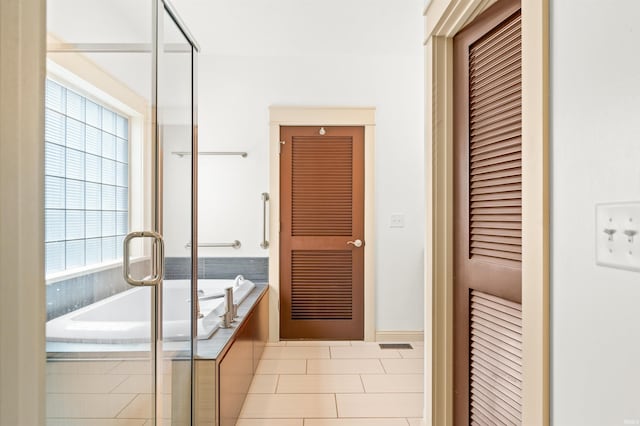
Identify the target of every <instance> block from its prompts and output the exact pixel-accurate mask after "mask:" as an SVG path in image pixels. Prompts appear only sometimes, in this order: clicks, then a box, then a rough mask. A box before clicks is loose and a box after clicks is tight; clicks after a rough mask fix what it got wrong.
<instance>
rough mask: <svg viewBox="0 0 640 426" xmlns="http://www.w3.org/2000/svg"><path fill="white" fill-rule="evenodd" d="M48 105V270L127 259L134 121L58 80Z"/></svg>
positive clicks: (50, 83)
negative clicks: (131, 125) (124, 243)
mask: <svg viewBox="0 0 640 426" xmlns="http://www.w3.org/2000/svg"><path fill="white" fill-rule="evenodd" d="M45 105H46V108H45V259H46V273H47V274H52V273H55V272H61V271H66V270H70V269H75V268H81V267H85V266H92V265H98V264H101V263H104V262H109V261H113V260H115V259H117V258H119V257H122V240H123V238H124V236H125V235H126V234H127V232H128V228H129V214H128V213H129V176H128V175H129V159H128V157H129V120H128V119H127V118H126V117H123V116H122V115H119V114H117V113H116V112H114V111H112V110H110V109H108V108H107V107H105V106H103V105H99V104H97V103H95V102H93V101H92V100H90V99H88V98H86V97H84V96H82V95H79V94H78V93H76V92H74V91H73V90H70V89H68V88H66V87H64V86H62V85H60V84H58V83H56V82H54V81H52V80H50V79H47V82H46V103H45Z"/></svg>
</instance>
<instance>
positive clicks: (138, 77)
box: [44, 0, 197, 426]
mask: <svg viewBox="0 0 640 426" xmlns="http://www.w3.org/2000/svg"><path fill="white" fill-rule="evenodd" d="M47 9H48V10H47V31H48V49H47V85H46V96H45V97H46V106H45V116H46V118H45V121H46V123H45V130H46V131H45V136H44V138H45V151H46V155H45V157H46V158H45V191H46V202H45V209H46V211H45V227H46V232H45V234H46V241H45V252H46V256H45V257H46V271H47V277H46V278H47V283H46V286H47V291H46V292H47V320H48V321H47V327H46V338H47V342H46V347H47V376H46V387H47V395H46V410H47V414H46V417H47V424H48V425H64V426H67V425H69V426H73V425H88V424H140V425H153V424H172V425H188V424H190V422H191V387H192V384H191V382H192V373H191V371H192V354H193V346H194V343H193V336H194V332H193V331H192V330H193V329H194V325H195V323H194V321H193V320H192V318H194V309H195V307H194V306H192V303H191V300H192V295H193V294H194V291H195V285H194V284H192V283H194V282H195V280H196V279H197V277H196V273H197V271H195V270H194V269H193V268H192V263H193V262H192V259H196V258H197V257H196V256H195V254H194V253H195V251H196V248H191V246H190V245H189V246H188V247H187V243H189V242H191V241H192V236H193V235H195V222H194V220H193V217H194V216H193V212H194V211H195V197H192V194H193V193H194V192H193V189H194V180H193V176H195V175H194V173H193V172H194V170H195V169H194V166H195V161H197V158H196V159H193V162H194V163H193V164H192V156H185V155H183V156H182V157H178V156H176V155H173V154H171V152H173V151H181V152H184V153H191V152H193V151H194V149H195V138H194V131H193V125H194V120H193V101H194V99H193V96H192V93H193V87H194V72H193V71H194V67H193V63H194V55H195V50H194V48H193V45H192V43H193V42H192V41H191V40H189V39H188V38H186V37H185V36H184V34H185V32H184V31H185V30H183V29H181V24H180V23H179V21H177V15H176V14H175V12H173V11H172V9H171V7H170V5H169V4H168V3H167V2H165V1H164V0H140V1H136V2H131V1H129V0H87V1H83V2H77V1H75V0H48V3H47ZM127 235H128V237H129V238H128V239H127ZM125 240H127V243H126V244H125ZM123 260H124V261H123ZM192 271H193V273H192ZM125 277H126V278H125ZM132 284H134V285H132Z"/></svg>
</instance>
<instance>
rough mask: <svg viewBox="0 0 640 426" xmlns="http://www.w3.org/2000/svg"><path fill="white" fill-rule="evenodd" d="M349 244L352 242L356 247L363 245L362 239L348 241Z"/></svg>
mask: <svg viewBox="0 0 640 426" xmlns="http://www.w3.org/2000/svg"><path fill="white" fill-rule="evenodd" d="M347 244H351V245H353V246H355V247H362V240H355V241H347Z"/></svg>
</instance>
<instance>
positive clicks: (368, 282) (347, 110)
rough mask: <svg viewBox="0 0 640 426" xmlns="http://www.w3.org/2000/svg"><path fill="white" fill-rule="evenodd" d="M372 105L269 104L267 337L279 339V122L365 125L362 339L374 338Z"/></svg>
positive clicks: (274, 339) (373, 111) (373, 122)
mask: <svg viewBox="0 0 640 426" xmlns="http://www.w3.org/2000/svg"><path fill="white" fill-rule="evenodd" d="M375 111H376V110H375V108H372V107H371V108H366V107H365V108H359V107H353V108H351V107H287V106H272V107H270V108H269V118H270V120H269V121H270V123H269V197H270V204H269V229H270V244H269V291H270V293H271V295H270V297H269V304H270V308H269V341H270V342H277V341H279V340H280V307H279V303H280V236H279V227H280V126H362V127H364V174H365V176H364V241H365V243H366V244H365V246H364V340H365V341H374V340H375V293H374V292H375V227H374V219H375V191H374V185H375V174H374V172H375V170H374V167H375Z"/></svg>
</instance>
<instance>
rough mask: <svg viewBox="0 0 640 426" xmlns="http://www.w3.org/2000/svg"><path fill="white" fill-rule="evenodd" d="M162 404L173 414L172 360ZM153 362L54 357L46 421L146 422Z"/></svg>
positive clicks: (68, 425) (57, 425)
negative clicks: (58, 358) (61, 359)
mask: <svg viewBox="0 0 640 426" xmlns="http://www.w3.org/2000/svg"><path fill="white" fill-rule="evenodd" d="M164 368H165V371H166V372H167V373H169V374H167V375H166V376H164V377H163V382H162V383H163V394H162V398H163V408H164V409H165V410H164V413H165V415H166V416H167V417H170V415H171V401H170V396H171V395H170V394H171V375H170V372H171V370H170V369H171V363H170V362H168V363H166V364H165V367H164ZM150 371H151V363H150V362H149V361H138V360H113V361H111V360H94V361H75V360H65V361H51V362H47V365H46V372H47V375H46V388H47V393H46V413H47V419H46V425H47V426H148V425H151V424H152V421H151V420H150V417H151V410H152V403H153V401H152V400H151V396H152V395H151V389H152V383H153V382H152V380H151V373H150Z"/></svg>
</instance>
